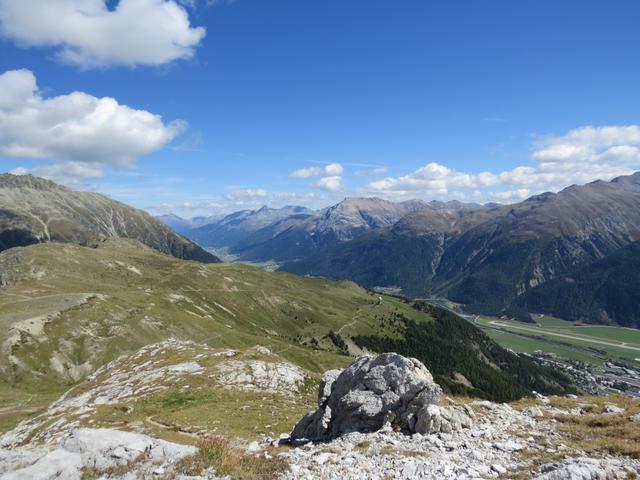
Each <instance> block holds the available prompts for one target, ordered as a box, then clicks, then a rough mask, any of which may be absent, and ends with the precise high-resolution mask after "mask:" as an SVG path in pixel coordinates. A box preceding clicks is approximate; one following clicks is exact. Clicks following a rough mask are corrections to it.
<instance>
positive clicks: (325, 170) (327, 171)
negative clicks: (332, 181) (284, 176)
mask: <svg viewBox="0 0 640 480" xmlns="http://www.w3.org/2000/svg"><path fill="white" fill-rule="evenodd" d="M343 172H344V167H343V166H342V165H341V164H339V163H330V164H328V165H325V166H324V167H309V168H301V169H299V170H295V171H293V172H291V173H290V174H289V178H314V177H335V176H339V175H342V173H343Z"/></svg>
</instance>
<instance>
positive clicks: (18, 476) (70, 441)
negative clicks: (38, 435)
mask: <svg viewBox="0 0 640 480" xmlns="http://www.w3.org/2000/svg"><path fill="white" fill-rule="evenodd" d="M196 451H197V449H196V448H195V447H191V446H187V445H179V444H176V443H170V442H165V441H164V440H158V439H154V438H151V437H148V436H147V435H142V434H139V433H131V432H123V431H120V430H112V429H90V428H80V429H77V430H74V431H72V432H71V433H69V434H68V435H66V436H65V437H64V438H62V440H61V441H60V443H59V444H58V445H51V446H50V447H49V448H42V449H39V450H32V449H28V448H17V449H12V450H0V474H2V479H3V480H49V479H60V480H63V479H69V480H71V479H74V480H75V479H80V478H81V477H82V469H83V468H85V467H89V468H95V469H96V470H98V471H103V470H107V469H109V468H113V467H117V466H127V465H130V464H131V465H132V471H134V470H135V473H136V474H139V475H138V477H139V476H141V477H143V478H152V477H153V471H155V470H157V469H159V468H160V469H162V470H163V471H171V470H172V469H173V466H174V465H175V463H176V462H177V461H179V460H181V459H182V458H184V457H186V456H188V455H193V454H194V453H196ZM134 478H137V477H134Z"/></svg>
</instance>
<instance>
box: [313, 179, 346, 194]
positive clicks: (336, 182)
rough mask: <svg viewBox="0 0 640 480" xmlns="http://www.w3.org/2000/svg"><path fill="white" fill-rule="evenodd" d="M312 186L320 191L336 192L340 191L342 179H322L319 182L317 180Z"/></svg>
mask: <svg viewBox="0 0 640 480" xmlns="http://www.w3.org/2000/svg"><path fill="white" fill-rule="evenodd" d="M314 186H315V187H316V188H319V189H321V190H327V191H329V192H338V191H340V190H342V177H340V176H333V177H323V178H321V179H320V180H318V181H317V182H316V183H315V185H314Z"/></svg>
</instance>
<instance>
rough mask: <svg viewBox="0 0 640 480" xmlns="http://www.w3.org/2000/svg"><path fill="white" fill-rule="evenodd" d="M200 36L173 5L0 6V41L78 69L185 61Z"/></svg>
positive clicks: (34, 0)
mask: <svg viewBox="0 0 640 480" xmlns="http://www.w3.org/2000/svg"><path fill="white" fill-rule="evenodd" d="M182 3H184V2H182ZM187 3H190V2H187ZM205 33H206V32H205V29H204V28H202V27H192V26H191V24H190V22H189V15H188V13H187V11H186V10H185V8H184V6H183V5H181V4H180V3H176V1H174V0H120V1H119V2H118V3H117V5H116V6H115V8H114V9H109V8H108V6H107V2H106V0H0V35H2V36H4V37H6V38H9V39H12V40H14V41H15V42H16V43H17V44H18V45H21V46H27V47H29V46H36V47H54V48H57V49H58V50H57V54H58V56H59V58H60V59H62V60H63V61H65V62H68V63H71V64H75V65H78V66H80V67H83V68H92V67H105V66H111V65H127V66H136V65H150V66H157V65H162V64H166V63H169V62H172V61H174V60H179V59H188V58H191V57H192V56H193V55H194V52H195V49H196V48H197V47H198V45H200V43H201V41H202V39H203V38H204V36H205Z"/></svg>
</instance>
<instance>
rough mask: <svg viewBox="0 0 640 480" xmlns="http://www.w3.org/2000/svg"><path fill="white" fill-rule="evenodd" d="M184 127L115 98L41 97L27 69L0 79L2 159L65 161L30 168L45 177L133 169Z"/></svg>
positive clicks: (7, 74)
mask: <svg viewBox="0 0 640 480" xmlns="http://www.w3.org/2000/svg"><path fill="white" fill-rule="evenodd" d="M185 127H186V124H185V122H182V121H176V122H172V123H169V124H165V123H164V122H163V121H162V118H161V117H160V116H159V115H154V114H152V113H149V112H147V111H144V110H135V109H132V108H130V107H128V106H126V105H121V104H119V103H118V102H117V101H116V100H115V99H113V98H108V97H104V98H96V97H93V96H91V95H88V94H86V93H82V92H73V93H70V94H68V95H60V96H57V97H52V98H44V97H42V96H41V95H40V93H39V92H38V87H37V84H36V78H35V76H34V74H33V73H32V72H31V71H29V70H13V71H9V72H6V73H4V74H2V75H0V156H4V157H11V158H16V159H29V160H56V161H61V162H65V163H62V164H58V165H57V166H55V167H53V166H42V167H38V168H36V169H33V172H34V173H36V172H40V173H42V174H43V175H44V176H50V177H57V176H59V174H60V173H61V172H62V170H64V169H66V171H67V172H68V175H67V176H68V177H71V176H74V177H77V178H86V177H91V176H93V177H96V176H98V175H96V172H98V171H102V169H103V168H105V167H115V168H123V167H131V166H133V165H134V163H135V161H136V159H137V158H139V157H141V156H143V155H147V154H149V153H152V152H154V151H156V150H159V149H160V148H162V147H163V146H164V145H166V144H167V143H168V142H170V141H171V140H173V138H174V137H175V136H176V135H177V134H178V133H180V132H181V131H182V130H184V129H185ZM74 172H75V173H74Z"/></svg>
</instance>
